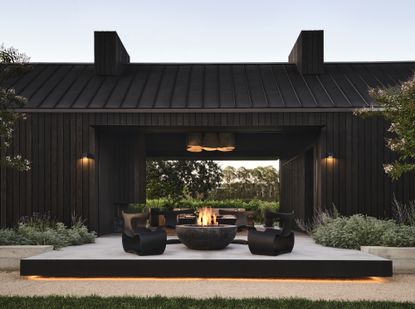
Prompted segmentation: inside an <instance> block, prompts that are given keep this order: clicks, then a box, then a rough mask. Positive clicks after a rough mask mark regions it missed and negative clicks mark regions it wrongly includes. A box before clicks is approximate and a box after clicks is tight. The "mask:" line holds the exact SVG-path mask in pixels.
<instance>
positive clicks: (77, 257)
mask: <svg viewBox="0 0 415 309" xmlns="http://www.w3.org/2000/svg"><path fill="white" fill-rule="evenodd" d="M168 239H169V240H170V239H176V237H175V236H168ZM236 240H246V236H245V235H244V233H238V235H237V236H236ZM295 242H296V243H295V246H294V249H293V251H292V252H291V253H289V254H281V255H278V256H265V255H253V254H251V253H250V251H249V249H248V246H247V245H242V244H236V243H231V244H230V245H229V246H228V247H226V248H225V249H223V250H220V251H199V250H191V249H188V248H187V247H186V246H185V245H183V244H180V243H179V244H168V245H167V247H166V249H165V252H164V254H162V255H153V256H138V255H135V254H129V253H126V252H124V250H123V247H122V242H121V235H120V234H111V235H106V236H102V237H99V238H97V240H96V243H95V244H88V245H83V246H71V247H66V248H63V249H61V250H58V251H52V252H47V253H44V254H41V255H37V256H33V257H30V258H26V259H23V260H22V261H21V269H20V273H21V275H22V276H49V277H175V278H177V277H216V278H236V277H237V278H288V277H291V278H362V277H372V276H376V277H388V276H392V262H391V261H390V260H387V259H383V258H379V257H376V256H373V255H370V254H366V253H363V252H361V251H357V250H347V249H336V248H328V247H323V246H320V245H317V244H315V243H314V241H313V240H312V239H311V238H310V237H308V236H306V235H305V234H300V233H296V235H295Z"/></svg>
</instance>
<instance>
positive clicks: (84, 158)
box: [81, 152, 95, 163]
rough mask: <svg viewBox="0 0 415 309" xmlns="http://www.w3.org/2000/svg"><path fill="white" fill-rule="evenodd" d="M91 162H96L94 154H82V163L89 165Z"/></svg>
mask: <svg viewBox="0 0 415 309" xmlns="http://www.w3.org/2000/svg"><path fill="white" fill-rule="evenodd" d="M89 160H95V156H94V155H93V154H92V153H89V152H84V153H83V154H81V161H82V162H83V163H87V162H88V161H89Z"/></svg>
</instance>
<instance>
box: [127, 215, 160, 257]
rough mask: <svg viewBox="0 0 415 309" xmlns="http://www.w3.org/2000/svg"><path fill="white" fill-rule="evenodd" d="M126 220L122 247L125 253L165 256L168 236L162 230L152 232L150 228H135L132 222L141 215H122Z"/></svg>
mask: <svg viewBox="0 0 415 309" xmlns="http://www.w3.org/2000/svg"><path fill="white" fill-rule="evenodd" d="M122 215H123V219H124V232H123V233H122V246H123V248H124V251H125V252H128V253H135V254H138V255H158V254H163V253H164V250H165V249H166V244H167V235H166V232H165V231H164V230H162V229H157V230H155V231H152V230H150V229H148V228H145V227H142V226H138V227H133V226H132V224H131V222H132V220H133V219H134V218H135V217H137V216H139V215H141V214H126V213H124V212H123V213H122Z"/></svg>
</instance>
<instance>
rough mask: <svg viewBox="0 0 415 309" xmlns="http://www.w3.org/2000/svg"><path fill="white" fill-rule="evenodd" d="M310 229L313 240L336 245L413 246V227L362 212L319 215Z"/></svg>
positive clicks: (341, 246) (348, 247)
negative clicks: (349, 214)
mask: <svg viewBox="0 0 415 309" xmlns="http://www.w3.org/2000/svg"><path fill="white" fill-rule="evenodd" d="M321 218H322V220H321V222H319V223H317V224H315V226H314V227H313V229H312V232H311V234H312V237H313V239H314V240H315V242H316V243H318V244H321V245H324V246H329V247H336V248H346V249H359V248H360V246H390V247H406V246H415V228H414V227H410V226H406V225H401V224H397V223H396V222H395V221H393V220H380V219H376V218H373V217H369V216H364V215H361V214H357V215H353V216H351V217H343V216H339V217H337V218H335V217H332V216H330V215H324V216H321Z"/></svg>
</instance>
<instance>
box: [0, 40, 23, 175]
mask: <svg viewBox="0 0 415 309" xmlns="http://www.w3.org/2000/svg"><path fill="white" fill-rule="evenodd" d="M28 70H30V66H29V64H28V57H27V56H26V55H25V54H22V53H20V52H18V50H17V49H14V48H5V47H4V46H3V45H1V46H0V154H1V156H0V165H1V166H5V167H10V168H14V169H17V170H19V171H27V170H29V169H30V162H29V161H28V160H27V159H24V158H23V157H22V156H21V155H20V154H14V155H9V154H8V149H9V147H10V145H11V142H12V140H13V136H14V134H13V132H14V128H15V126H16V123H17V121H18V120H19V119H22V120H25V119H26V115H25V114H24V113H20V112H16V111H15V108H16V107H23V106H24V105H25V104H26V98H24V97H22V96H19V95H16V91H15V89H14V88H12V87H8V86H7V81H9V80H12V79H14V78H17V77H19V76H20V75H22V74H25V73H26V72H27V71H28Z"/></svg>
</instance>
